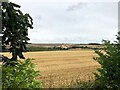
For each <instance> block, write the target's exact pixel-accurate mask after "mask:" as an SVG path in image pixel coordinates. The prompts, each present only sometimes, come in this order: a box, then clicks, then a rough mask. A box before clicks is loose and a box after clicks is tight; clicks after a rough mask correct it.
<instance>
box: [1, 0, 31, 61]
mask: <svg viewBox="0 0 120 90" xmlns="http://www.w3.org/2000/svg"><path fill="white" fill-rule="evenodd" d="M19 8H20V6H19V5H17V4H14V3H11V2H9V3H7V2H3V3H2V7H1V9H2V34H3V36H2V47H3V48H5V46H6V45H9V46H10V47H9V49H8V50H9V51H10V53H12V58H11V59H10V60H12V61H16V60H17V56H19V58H22V59H25V57H24V55H23V54H22V52H24V51H26V44H27V43H28V42H27V41H28V40H30V39H29V38H28V28H31V29H32V28H33V26H32V25H33V19H32V18H31V16H30V15H29V14H23V13H22V12H21V11H20V9H19ZM3 58H4V57H3ZM5 60H6V59H3V62H6V61H5Z"/></svg>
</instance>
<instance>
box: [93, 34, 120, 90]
mask: <svg viewBox="0 0 120 90" xmlns="http://www.w3.org/2000/svg"><path fill="white" fill-rule="evenodd" d="M103 43H104V50H99V51H95V52H96V53H97V54H98V56H99V57H95V58H94V59H95V60H96V61H97V62H98V63H99V64H100V65H101V68H98V70H97V71H98V73H95V76H96V82H98V83H101V84H102V87H103V88H104V89H113V90H118V89H120V77H119V75H120V32H119V33H118V36H117V41H116V43H111V42H110V41H107V40H103Z"/></svg>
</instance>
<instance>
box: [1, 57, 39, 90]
mask: <svg viewBox="0 0 120 90" xmlns="http://www.w3.org/2000/svg"><path fill="white" fill-rule="evenodd" d="M14 62H15V63H16V62H17V63H16V64H15V65H14V66H12V65H10V64H8V63H7V64H5V63H3V64H2V66H1V67H2V88H3V90H4V89H5V90H6V89H11V88H12V89H13V88H14V89H15V90H17V89H20V88H28V89H33V88H40V82H39V81H37V80H36V77H37V76H38V75H39V74H38V73H39V72H38V71H35V70H34V69H33V68H34V64H33V63H32V62H31V59H26V60H24V61H23V62H22V61H20V60H17V61H10V63H14Z"/></svg>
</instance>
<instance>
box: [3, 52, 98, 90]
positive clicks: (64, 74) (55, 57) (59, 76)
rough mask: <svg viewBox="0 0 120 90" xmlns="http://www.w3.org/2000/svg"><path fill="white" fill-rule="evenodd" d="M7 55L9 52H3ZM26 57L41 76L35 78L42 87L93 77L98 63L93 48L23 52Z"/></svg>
mask: <svg viewBox="0 0 120 90" xmlns="http://www.w3.org/2000/svg"><path fill="white" fill-rule="evenodd" d="M4 55H6V56H9V57H10V54H9V53H4ZM24 55H25V57H26V58H33V59H35V60H33V63H35V65H36V66H35V69H36V70H38V71H40V74H41V76H39V77H38V78H37V79H38V80H40V81H41V82H42V85H43V87H45V88H48V87H64V86H67V85H69V84H70V83H71V81H74V80H76V79H81V80H84V81H86V80H89V79H93V78H91V77H93V72H95V71H96V69H97V68H98V67H100V65H99V64H98V63H97V62H96V61H94V60H93V57H95V56H97V55H96V54H95V53H94V51H93V50H68V51H43V52H27V53H24Z"/></svg>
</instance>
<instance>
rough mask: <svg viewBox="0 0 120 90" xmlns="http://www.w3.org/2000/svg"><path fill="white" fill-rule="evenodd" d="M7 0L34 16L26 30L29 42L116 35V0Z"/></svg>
mask: <svg viewBox="0 0 120 90" xmlns="http://www.w3.org/2000/svg"><path fill="white" fill-rule="evenodd" d="M10 1H12V2H15V3H17V4H19V5H21V10H22V11H23V12H24V13H29V14H30V15H31V16H32V17H33V22H34V25H33V26H34V29H31V30H29V38H30V42H32V43H90V42H92V43H93V42H96V43H100V42H101V41H102V39H109V40H111V41H113V40H115V38H116V37H115V35H116V34H117V31H118V3H117V2H80V1H75V2H74V0H73V1H72V2H66V1H64V0H61V1H62V2H57V1H55V0H54V1H53V0H52V1H50V0H45V1H43V0H42V1H41V0H36V1H35V0H10ZM58 1H59V0H58Z"/></svg>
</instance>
